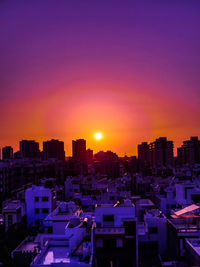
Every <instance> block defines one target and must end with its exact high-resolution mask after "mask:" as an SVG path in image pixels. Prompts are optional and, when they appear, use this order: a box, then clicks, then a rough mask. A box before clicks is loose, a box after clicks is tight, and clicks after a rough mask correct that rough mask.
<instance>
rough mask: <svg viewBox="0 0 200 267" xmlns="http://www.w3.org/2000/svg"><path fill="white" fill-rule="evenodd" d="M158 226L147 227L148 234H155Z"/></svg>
mask: <svg viewBox="0 0 200 267" xmlns="http://www.w3.org/2000/svg"><path fill="white" fill-rule="evenodd" d="M157 233H158V228H157V227H149V234H157Z"/></svg>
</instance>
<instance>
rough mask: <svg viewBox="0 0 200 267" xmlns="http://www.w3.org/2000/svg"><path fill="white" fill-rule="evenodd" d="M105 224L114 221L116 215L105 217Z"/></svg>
mask: <svg viewBox="0 0 200 267" xmlns="http://www.w3.org/2000/svg"><path fill="white" fill-rule="evenodd" d="M103 221H104V222H111V221H114V215H103Z"/></svg>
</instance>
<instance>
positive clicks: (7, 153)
mask: <svg viewBox="0 0 200 267" xmlns="http://www.w3.org/2000/svg"><path fill="white" fill-rule="evenodd" d="M12 158H13V148H12V147H11V146H5V147H3V148H2V159H3V160H4V159H12Z"/></svg>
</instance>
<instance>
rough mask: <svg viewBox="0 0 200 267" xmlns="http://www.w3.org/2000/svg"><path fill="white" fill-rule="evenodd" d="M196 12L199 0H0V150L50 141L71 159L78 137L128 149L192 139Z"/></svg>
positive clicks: (199, 85)
mask: <svg viewBox="0 0 200 267" xmlns="http://www.w3.org/2000/svg"><path fill="white" fill-rule="evenodd" d="M199 14H200V1H199V0H162V1H160V0H148V1H147V0H146V1H144V0H140V1H134V0H133V1H129V0H115V1H114V0H113V1H112V0H99V1H98V0H96V1H95V0H90V1H89V0H59V1H58V0H29V1H27V0H17V1H16V0H0V25H1V26H0V108H1V113H0V147H2V146H5V145H11V146H13V148H14V150H15V151H16V150H17V149H18V147H19V144H18V143H19V141H20V140H21V139H35V140H36V141H38V142H40V144H42V141H43V140H48V139H51V138H57V139H60V140H63V141H64V142H65V150H66V154H67V155H71V150H72V148H71V141H72V139H77V138H84V139H86V140H87V147H88V148H91V149H94V151H95V152H97V151H99V150H112V151H114V152H116V153H118V154H119V155H124V154H125V153H126V154H127V155H135V154H136V151H137V144H138V143H140V142H143V141H153V140H154V139H155V138H157V137H160V136H167V137H168V139H169V140H173V141H174V145H175V148H176V147H177V146H180V145H181V144H182V141H183V140H186V139H188V138H189V137H190V136H197V135H199V136H200V123H199V121H200V120H199V118H200V31H199V28H200V16H199ZM95 132H102V133H103V136H104V138H103V139H102V140H101V141H96V140H95V139H94V138H93V134H94V133H95ZM41 148H42V146H41Z"/></svg>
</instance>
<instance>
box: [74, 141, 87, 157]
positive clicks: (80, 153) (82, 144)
mask: <svg viewBox="0 0 200 267" xmlns="http://www.w3.org/2000/svg"><path fill="white" fill-rule="evenodd" d="M72 156H73V159H75V160H79V161H81V162H85V161H86V140H84V139H77V140H73V141H72Z"/></svg>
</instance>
